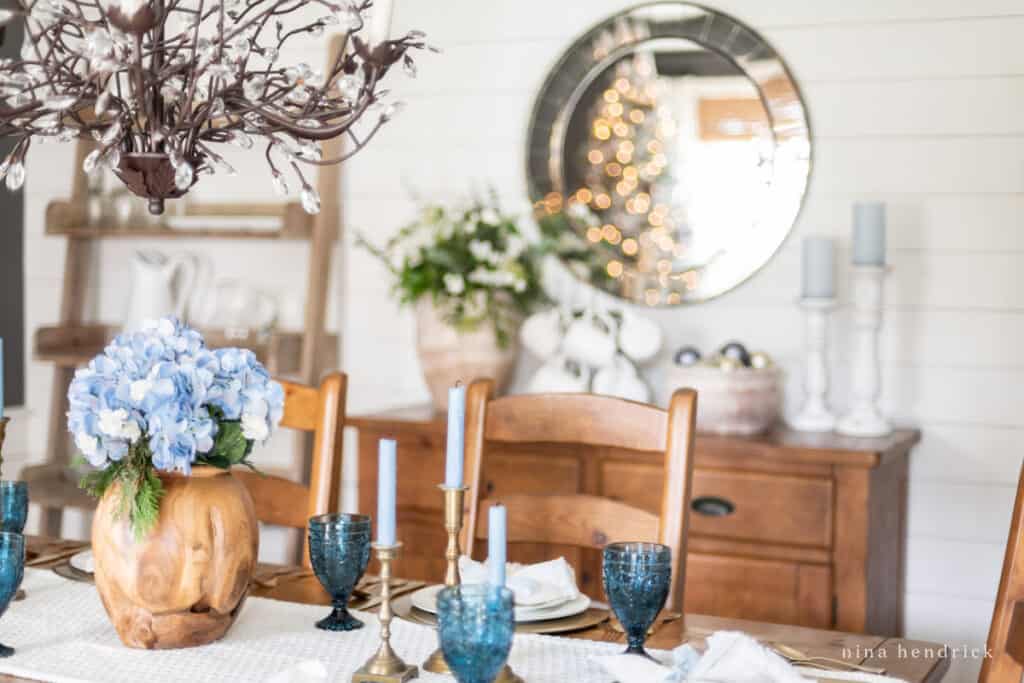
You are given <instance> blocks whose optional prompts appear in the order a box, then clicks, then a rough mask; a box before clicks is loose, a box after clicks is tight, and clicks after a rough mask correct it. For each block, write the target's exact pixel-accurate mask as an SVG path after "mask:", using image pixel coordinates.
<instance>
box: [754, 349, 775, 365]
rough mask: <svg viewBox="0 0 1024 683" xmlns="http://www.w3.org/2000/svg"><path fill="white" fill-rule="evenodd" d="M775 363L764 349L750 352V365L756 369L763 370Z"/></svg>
mask: <svg viewBox="0 0 1024 683" xmlns="http://www.w3.org/2000/svg"><path fill="white" fill-rule="evenodd" d="M774 365H775V361H773V360H772V357H771V356H769V355H768V354H767V353H765V352H764V351H755V352H754V353H752V354H750V367H752V368H756V369H758V370H765V369H767V368H770V367H772V366H774Z"/></svg>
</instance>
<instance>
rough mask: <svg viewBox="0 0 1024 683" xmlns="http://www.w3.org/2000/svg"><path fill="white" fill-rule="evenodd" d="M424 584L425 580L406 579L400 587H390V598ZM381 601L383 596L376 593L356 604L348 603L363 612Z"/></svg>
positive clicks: (416, 588)
mask: <svg viewBox="0 0 1024 683" xmlns="http://www.w3.org/2000/svg"><path fill="white" fill-rule="evenodd" d="M426 585H427V582H426V581H406V582H405V583H403V584H402V585H401V586H400V587H398V588H394V587H393V588H392V589H391V599H392V600H394V599H395V598H397V597H398V596H400V595H405V594H406V593H411V592H413V591H415V590H418V589H420V588H422V587H423V586H426ZM383 601H384V596H383V595H380V594H377V595H374V596H373V597H372V598H370V599H368V600H365V601H363V602H361V603H359V604H358V605H349V607H351V608H352V609H354V610H359V611H361V612H365V611H367V610H369V609H373V608H374V607H376V606H377V605H379V604H380V603H382V602H383Z"/></svg>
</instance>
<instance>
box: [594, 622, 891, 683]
mask: <svg viewBox="0 0 1024 683" xmlns="http://www.w3.org/2000/svg"><path fill="white" fill-rule="evenodd" d="M596 661H597V663H598V664H599V665H600V666H601V668H602V669H604V670H605V671H607V672H608V673H609V674H610V675H612V676H614V677H615V680H616V681H618V683H807V681H816V680H818V678H826V679H833V680H844V681H861V682H862V683H903V682H902V681H900V680H899V679H896V678H889V677H886V676H876V675H873V674H864V673H859V672H837V671H817V670H814V669H804V668H799V669H798V668H795V667H793V666H792V665H790V664H789V662H787V661H786V660H784V659H783V658H782V657H780V656H779V655H777V654H775V653H774V652H771V651H770V650H768V649H767V648H765V647H764V646H763V645H761V644H760V643H758V642H757V641H756V640H754V639H753V638H751V637H750V636H748V635H746V634H744V633H739V632H737V631H718V632H716V633H713V634H711V635H710V636H708V638H707V650H706V651H705V652H704V654H703V656H701V655H699V654H698V653H697V651H696V650H694V649H693V647H691V646H690V645H683V646H682V647H678V648H676V649H675V650H674V651H673V652H672V662H671V663H665V664H661V663H656V662H653V661H651V660H647V659H644V658H643V657H637V656H636V655H613V656H610V657H598V658H596Z"/></svg>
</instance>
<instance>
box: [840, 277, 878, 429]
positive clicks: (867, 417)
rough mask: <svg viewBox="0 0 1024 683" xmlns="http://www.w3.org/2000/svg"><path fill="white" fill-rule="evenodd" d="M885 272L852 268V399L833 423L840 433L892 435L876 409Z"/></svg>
mask: <svg viewBox="0 0 1024 683" xmlns="http://www.w3.org/2000/svg"><path fill="white" fill-rule="evenodd" d="M888 272H889V269H888V268H887V267H886V266H863V265H854V266H853V327H854V330H853V339H854V349H853V361H852V364H851V367H852V371H853V377H852V390H853V396H852V404H851V407H850V411H849V412H848V413H847V414H846V415H844V416H843V417H841V418H840V419H839V421H838V422H837V423H836V431H837V432H839V433H840V434H846V435H848V436H886V435H888V434H891V433H892V425H890V424H889V421H888V420H886V419H885V417H883V416H882V412H881V411H880V410H879V409H878V397H879V394H880V393H881V383H882V378H881V375H882V371H881V367H880V363H879V358H878V333H879V331H880V330H881V329H882V301H883V285H884V280H885V276H886V275H887V274H888Z"/></svg>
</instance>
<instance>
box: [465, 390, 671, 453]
mask: <svg viewBox="0 0 1024 683" xmlns="http://www.w3.org/2000/svg"><path fill="white" fill-rule="evenodd" d="M567 416H568V417H571V419H568V420H567V419H565V418H566V417H567ZM666 419H667V414H666V413H665V411H664V410H660V409H658V408H655V407H654V406H649V405H647V404H645V403H636V402H634V401H625V400H622V399H609V397H607V396H595V395H593V394H533V395H529V394H527V395H519V396H506V397H504V398H498V399H494V400H492V401H491V402H490V404H489V405H488V406H487V425H486V428H485V429H486V433H487V438H488V439H490V440H492V441H511V442H533V441H538V442H539V441H543V442H545V443H577V444H586V445H591V446H610V447H612V448H625V449H629V450H634V451H663V450H665V427H666ZM624 425H627V426H628V428H626V429H623V426H624Z"/></svg>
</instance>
